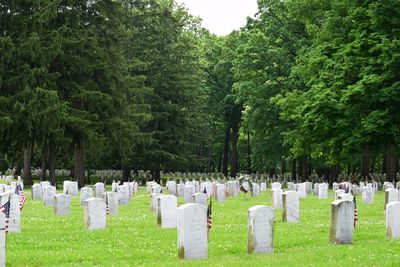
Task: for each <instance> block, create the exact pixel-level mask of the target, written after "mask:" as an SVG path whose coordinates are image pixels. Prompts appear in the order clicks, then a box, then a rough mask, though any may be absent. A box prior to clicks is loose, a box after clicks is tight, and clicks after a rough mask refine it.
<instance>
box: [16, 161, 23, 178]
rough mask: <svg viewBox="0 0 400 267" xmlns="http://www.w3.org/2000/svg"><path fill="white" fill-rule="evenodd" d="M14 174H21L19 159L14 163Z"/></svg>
mask: <svg viewBox="0 0 400 267" xmlns="http://www.w3.org/2000/svg"><path fill="white" fill-rule="evenodd" d="M15 166H16V167H15V175H21V169H22V165H21V163H20V162H19V161H17V163H16V164H15Z"/></svg>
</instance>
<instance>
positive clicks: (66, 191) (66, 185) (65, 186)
mask: <svg viewBox="0 0 400 267" xmlns="http://www.w3.org/2000/svg"><path fill="white" fill-rule="evenodd" d="M70 182H71V181H64V182H63V193H64V194H69V183H70Z"/></svg>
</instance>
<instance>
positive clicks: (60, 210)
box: [54, 194, 71, 215]
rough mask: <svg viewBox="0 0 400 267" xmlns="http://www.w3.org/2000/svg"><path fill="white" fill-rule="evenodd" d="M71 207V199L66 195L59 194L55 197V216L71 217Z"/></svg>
mask: <svg viewBox="0 0 400 267" xmlns="http://www.w3.org/2000/svg"><path fill="white" fill-rule="evenodd" d="M70 206H71V197H70V195H66V194H57V195H55V196H54V214H55V215H69V212H70Z"/></svg>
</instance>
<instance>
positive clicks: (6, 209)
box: [0, 200, 11, 233]
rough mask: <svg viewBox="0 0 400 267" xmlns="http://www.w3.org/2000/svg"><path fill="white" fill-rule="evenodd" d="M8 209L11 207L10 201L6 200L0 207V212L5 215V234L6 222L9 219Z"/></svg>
mask: <svg viewBox="0 0 400 267" xmlns="http://www.w3.org/2000/svg"><path fill="white" fill-rule="evenodd" d="M10 207H11V205H10V200H8V201H7V202H6V203H4V205H3V206H1V207H0V212H2V213H4V214H5V215H6V219H5V224H4V225H5V226H4V228H5V230H6V233H7V232H8V221H9V218H10Z"/></svg>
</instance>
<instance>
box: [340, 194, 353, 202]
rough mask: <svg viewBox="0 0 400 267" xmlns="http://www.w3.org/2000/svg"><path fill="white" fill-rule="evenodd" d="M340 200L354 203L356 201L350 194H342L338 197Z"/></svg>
mask: <svg viewBox="0 0 400 267" xmlns="http://www.w3.org/2000/svg"><path fill="white" fill-rule="evenodd" d="M338 199H342V200H348V201H352V202H353V200H354V196H353V195H352V194H350V193H344V194H340V195H338Z"/></svg>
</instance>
